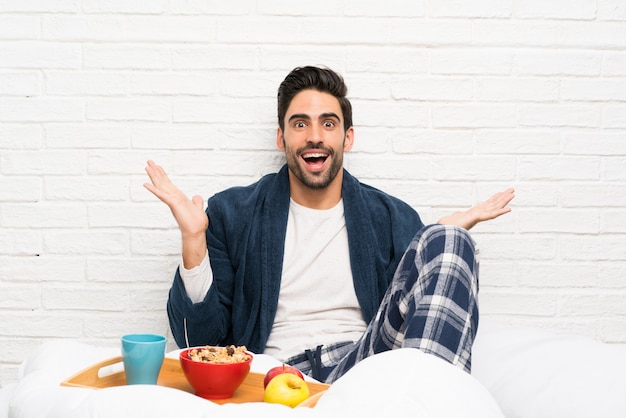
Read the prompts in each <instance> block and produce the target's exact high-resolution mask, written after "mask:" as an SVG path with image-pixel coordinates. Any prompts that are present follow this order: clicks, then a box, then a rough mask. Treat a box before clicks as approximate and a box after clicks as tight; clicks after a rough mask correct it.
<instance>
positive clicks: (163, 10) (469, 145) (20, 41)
mask: <svg viewBox="0 0 626 418" xmlns="http://www.w3.org/2000/svg"><path fill="white" fill-rule="evenodd" d="M300 6H301V7H300ZM305 64H322V65H327V66H330V67H332V68H334V69H336V70H338V71H339V72H341V73H342V74H343V75H344V76H345V78H346V80H347V82H348V85H349V87H350V92H349V95H350V97H351V98H352V100H353V106H354V120H355V127H356V143H355V146H354V148H353V150H352V152H350V153H349V154H348V155H347V156H346V166H347V168H348V169H349V170H350V171H351V172H352V173H353V174H355V175H356V176H357V177H359V178H360V179H361V180H362V181H364V182H366V183H369V184H372V185H374V186H376V187H379V188H381V189H384V190H386V191H389V192H390V193H393V194H395V195H397V196H399V197H401V198H403V199H405V200H406V201H407V202H409V204H411V205H412V206H414V207H415V208H416V209H417V210H418V211H419V212H420V214H421V216H422V217H423V219H424V221H425V222H435V221H436V220H437V219H438V218H439V217H440V216H442V215H444V214H447V213H449V212H451V211H455V210H459V209H463V208H467V207H469V206H471V205H474V204H477V203H478V202H480V201H482V200H484V199H487V198H488V197H489V196H490V195H491V194H492V193H494V192H496V191H499V190H502V189H504V188H506V187H509V186H513V187H515V188H516V190H517V198H516V200H515V201H514V202H513V205H512V206H513V212H512V213H510V214H508V215H507V216H505V217H503V218H500V219H497V220H495V221H493V222H491V223H486V224H480V225H478V226H477V227H476V228H475V229H474V230H473V235H474V237H475V239H476V241H477V242H478V243H479V246H480V248H481V292H482V296H481V300H480V303H481V316H482V317H492V318H497V319H500V320H503V321H507V322H509V323H511V324H521V325H531V326H539V327H544V328H547V329H551V330H554V331H556V332H568V333H578V334H584V335H588V336H591V337H593V338H595V339H598V340H602V341H607V342H611V343H626V309H625V308H624V306H626V280H625V279H624V273H625V272H626V217H625V216H624V213H626V3H625V2H624V1H623V0H574V1H569V0H556V1H552V2H546V1H541V0H519V1H511V0H479V1H473V2H463V1H460V0H440V1H423V0H416V1H411V0H392V1H388V2H385V3H381V2H376V1H373V0H365V1H357V0H340V1H330V0H322V1H318V2H309V3H306V4H302V5H299V7H297V8H294V7H293V3H292V2H289V1H285V0H276V1H253V0H244V1H237V2H216V1H210V2H207V1H200V0H167V1H166V0H137V1H132V2H128V1H124V0H112V1H106V2H102V1H97V0H29V1H25V2H20V1H12V2H11V1H4V2H1V3H0V201H1V204H0V313H1V315H2V321H0V386H4V385H6V384H9V383H12V382H14V381H15V380H16V379H17V370H18V367H19V364H20V361H21V360H22V358H23V357H24V354H25V351H24V347H35V346H37V345H39V344H41V343H42V342H43V341H46V340H48V339H64V338H72V339H79V340H82V341H85V342H89V343H94V344H102V345H117V344H118V339H119V336H120V335H122V334H123V333H127V332H135V331H144V332H161V333H167V332H168V331H167V329H168V326H167V318H166V312H165V301H166V299H167V290H168V288H169V286H170V283H171V280H172V276H173V274H174V271H175V269H176V267H177V265H178V262H179V252H180V237H179V233H178V231H177V228H176V224H175V222H174V220H173V218H172V216H171V214H170V212H169V210H168V208H167V207H165V206H164V205H163V204H162V203H160V202H159V201H157V199H156V198H154V197H153V196H152V195H151V194H150V193H148V192H147V191H146V190H144V189H143V187H142V184H143V183H144V182H145V181H147V176H146V175H145V172H144V166H145V161H146V160H148V159H154V160H156V161H157V162H158V163H160V164H161V165H163V166H164V167H165V168H166V170H167V171H168V172H169V173H170V174H171V177H172V179H173V180H174V181H175V182H176V183H177V184H178V185H179V186H180V187H181V189H183V190H184V191H185V193H187V194H189V195H193V194H200V195H201V196H202V197H203V198H204V199H206V198H208V197H209V196H210V195H211V194H213V193H215V192H217V191H219V190H221V189H223V188H225V187H229V186H234V185H241V184H247V183H250V182H252V181H254V180H256V179H257V178H258V177H259V176H261V175H263V174H265V173H267V172H269V171H275V170H277V169H278V168H279V167H280V166H281V165H282V163H283V156H282V155H281V154H280V153H279V152H278V151H277V150H276V148H275V129H276V116H275V106H276V105H275V95H276V89H277V87H278V84H279V82H280V81H281V80H282V78H283V77H284V76H285V74H286V73H287V72H288V71H289V70H291V69H292V68H293V67H295V66H299V65H305Z"/></svg>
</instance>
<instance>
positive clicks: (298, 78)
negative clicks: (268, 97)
mask: <svg viewBox="0 0 626 418" xmlns="http://www.w3.org/2000/svg"><path fill="white" fill-rule="evenodd" d="M303 90H317V91H320V92H323V93H329V94H331V95H333V96H334V97H335V98H336V99H337V100H338V101H339V105H340V106H341V112H342V113H343V127H344V130H346V131H347V130H348V128H350V127H351V126H352V105H351V104H350V101H349V100H348V99H347V97H346V95H347V94H348V87H347V86H346V84H345V82H344V81H343V78H342V77H341V76H340V75H339V74H337V73H336V72H334V71H333V70H331V69H328V68H320V67H311V66H307V67H297V68H295V69H293V70H292V71H291V72H290V73H289V74H288V75H287V77H285V79H284V80H283V82H282V83H281V84H280V87H278V126H280V129H282V130H284V129H285V114H286V113H287V108H288V107H289V105H290V104H291V101H292V100H293V98H294V96H295V95H296V94H298V93H300V92H301V91H303Z"/></svg>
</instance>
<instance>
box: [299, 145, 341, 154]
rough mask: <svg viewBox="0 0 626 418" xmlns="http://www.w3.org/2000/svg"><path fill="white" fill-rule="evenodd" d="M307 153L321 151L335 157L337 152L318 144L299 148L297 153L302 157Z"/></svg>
mask: <svg viewBox="0 0 626 418" xmlns="http://www.w3.org/2000/svg"><path fill="white" fill-rule="evenodd" d="M305 151H321V152H325V153H326V154H328V155H330V156H332V155H335V151H334V150H333V149H332V148H326V147H324V146H321V145H317V144H306V145H305V146H304V147H302V148H298V150H297V153H298V155H301V154H302V153H303V152H305Z"/></svg>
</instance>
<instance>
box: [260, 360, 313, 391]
mask: <svg viewBox="0 0 626 418" xmlns="http://www.w3.org/2000/svg"><path fill="white" fill-rule="evenodd" d="M283 373H291V374H295V375H296V376H298V377H299V378H300V379H304V376H302V372H300V370H298V369H296V368H295V367H293V366H289V365H288V364H283V365H282V366H276V367H272V368H271V369H269V370H268V371H267V373H266V374H265V378H264V379H263V388H266V387H267V384H268V383H269V382H270V380H272V379H273V378H275V377H276V376H278V375H279V374H283Z"/></svg>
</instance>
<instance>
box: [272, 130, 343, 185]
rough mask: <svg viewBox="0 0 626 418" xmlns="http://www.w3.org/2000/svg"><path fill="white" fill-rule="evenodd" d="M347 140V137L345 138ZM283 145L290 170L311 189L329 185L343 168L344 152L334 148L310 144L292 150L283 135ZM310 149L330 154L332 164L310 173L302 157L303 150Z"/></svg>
mask: <svg viewBox="0 0 626 418" xmlns="http://www.w3.org/2000/svg"><path fill="white" fill-rule="evenodd" d="M344 140H345V138H344ZM283 145H284V147H285V157H286V159H287V167H288V168H289V171H290V172H291V173H292V174H293V175H294V176H295V177H296V178H297V179H298V180H299V181H300V183H302V184H303V185H304V186H306V187H309V188H311V189H315V190H320V189H324V188H326V187H328V185H329V184H330V183H332V181H333V180H334V179H335V178H336V177H337V174H339V171H340V170H341V169H342V168H343V152H342V150H340V151H339V152H335V150H333V149H332V148H327V147H324V146H320V145H315V144H308V145H307V146H305V147H302V148H299V149H297V150H295V151H294V150H292V149H290V148H289V147H287V143H286V141H285V138H284V137H283ZM309 150H319V151H323V152H325V153H327V154H328V157H326V158H330V161H331V164H330V166H328V167H327V168H326V169H325V170H324V171H321V172H319V173H310V172H308V171H306V170H305V169H304V168H303V164H304V162H303V159H302V158H301V157H300V155H302V153H303V152H305V151H309Z"/></svg>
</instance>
